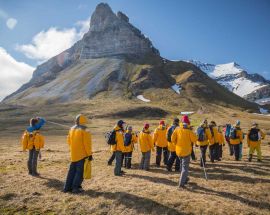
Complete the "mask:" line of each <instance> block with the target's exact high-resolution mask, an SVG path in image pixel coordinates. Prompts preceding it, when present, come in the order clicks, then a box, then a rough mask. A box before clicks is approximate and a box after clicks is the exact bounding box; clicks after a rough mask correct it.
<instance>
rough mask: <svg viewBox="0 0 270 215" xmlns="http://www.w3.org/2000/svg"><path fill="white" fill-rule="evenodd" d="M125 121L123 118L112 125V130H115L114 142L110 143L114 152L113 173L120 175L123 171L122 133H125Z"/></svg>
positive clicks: (123, 146)
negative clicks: (113, 143)
mask: <svg viewBox="0 0 270 215" xmlns="http://www.w3.org/2000/svg"><path fill="white" fill-rule="evenodd" d="M125 124H126V123H125V122H124V121H123V120H119V121H118V122H117V124H116V125H115V127H114V131H115V132H116V135H115V140H116V144H115V145H112V151H113V152H115V167H114V175H115V176H122V175H123V174H124V173H125V172H124V171H122V170H121V167H122V160H123V153H124V151H125V145H124V134H125Z"/></svg>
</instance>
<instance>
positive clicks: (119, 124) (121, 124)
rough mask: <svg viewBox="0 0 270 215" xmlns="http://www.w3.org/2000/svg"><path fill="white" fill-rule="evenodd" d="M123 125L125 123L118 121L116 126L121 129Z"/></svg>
mask: <svg viewBox="0 0 270 215" xmlns="http://www.w3.org/2000/svg"><path fill="white" fill-rule="evenodd" d="M124 123H125V122H124V121H123V120H119V121H118V122H117V125H118V126H119V127H120V128H122V126H123V124H124Z"/></svg>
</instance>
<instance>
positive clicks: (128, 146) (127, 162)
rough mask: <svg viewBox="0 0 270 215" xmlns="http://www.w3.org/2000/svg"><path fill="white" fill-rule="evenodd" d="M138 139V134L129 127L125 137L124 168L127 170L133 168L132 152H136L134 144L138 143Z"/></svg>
mask: <svg viewBox="0 0 270 215" xmlns="http://www.w3.org/2000/svg"><path fill="white" fill-rule="evenodd" d="M137 141H138V137H137V134H135V133H134V132H133V129H132V126H128V129H127V131H126V133H125V136H124V144H125V147H124V153H123V155H124V156H123V159H124V166H125V168H127V169H130V168H131V159H132V152H133V150H134V144H135V143H137Z"/></svg>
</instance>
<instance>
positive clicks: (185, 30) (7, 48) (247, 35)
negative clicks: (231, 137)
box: [0, 0, 270, 96]
mask: <svg viewBox="0 0 270 215" xmlns="http://www.w3.org/2000/svg"><path fill="white" fill-rule="evenodd" d="M100 2H101V1H96V0H77V1H75V0H65V1H64V0H62V1H60V0H46V1H44V0H35V1H34V0H31V1H30V0H20V1H18V0H8V1H5V0H0V47H1V49H2V51H3V50H4V51H3V52H5V54H7V55H8V58H10V59H11V58H12V59H14V60H15V61H16V62H21V63H23V66H26V68H28V67H27V66H28V65H29V66H30V67H31V69H33V68H35V67H36V66H37V64H39V63H41V62H43V61H44V60H46V59H48V58H49V57H50V56H51V55H54V54H56V52H58V51H59V50H61V48H62V49H63V48H65V47H66V46H70V45H72V43H73V42H74V41H76V40H78V39H79V38H80V37H81V35H82V34H83V33H84V32H85V31H86V29H87V28H88V26H87V23H88V20H87V19H89V17H90V15H91V14H92V12H93V11H94V9H95V7H96V5H97V4H98V3H100ZM103 2H107V3H109V5H110V6H111V8H112V9H113V11H115V12H117V11H119V10H120V11H123V12H124V13H126V14H127V15H128V16H129V18H130V22H131V23H132V24H133V25H135V26H136V27H137V28H139V29H140V30H141V31H142V32H143V33H144V34H146V35H147V36H148V37H149V38H150V39H151V40H152V42H153V44H154V46H155V47H156V48H158V49H159V50H160V53H161V55H162V56H163V57H165V58H168V59H172V60H176V59H195V60H200V61H202V62H207V63H214V64H220V63H228V62H232V61H235V62H237V63H238V64H240V65H241V66H242V67H243V68H245V69H248V70H249V71H250V72H257V73H259V74H262V75H264V76H265V77H267V78H268V79H270V1H269V0H204V1H203V0H167V1H165V0H147V1H146V0H111V1H103ZM8 22H9V23H8ZM57 38H58V41H57V42H55V40H56V39H57ZM59 38H60V39H59ZM61 38H63V39H61ZM59 40H60V41H59ZM63 40H66V41H63ZM62 43H63V44H62ZM44 44H47V46H46V45H44ZM56 44H57V45H56ZM0 57H1V56H0ZM0 60H1V59H0ZM30 67H29V68H28V69H26V70H31V69H30ZM0 96H1V95H0Z"/></svg>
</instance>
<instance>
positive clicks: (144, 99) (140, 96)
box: [137, 95, 150, 102]
mask: <svg viewBox="0 0 270 215" xmlns="http://www.w3.org/2000/svg"><path fill="white" fill-rule="evenodd" d="M137 99H139V100H141V101H143V102H150V100H149V99H146V98H144V97H143V95H138V96H137Z"/></svg>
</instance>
